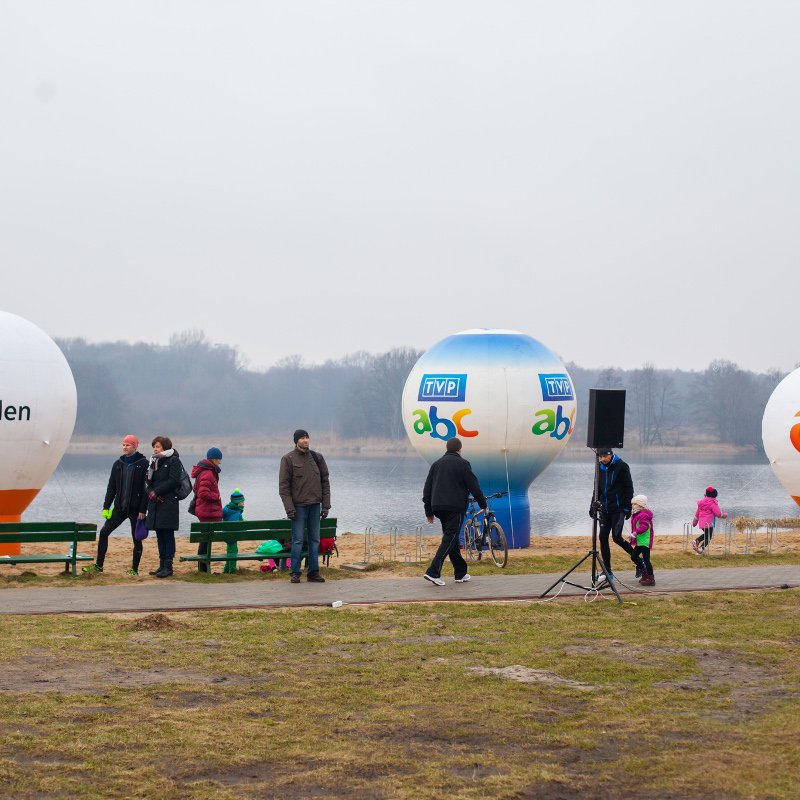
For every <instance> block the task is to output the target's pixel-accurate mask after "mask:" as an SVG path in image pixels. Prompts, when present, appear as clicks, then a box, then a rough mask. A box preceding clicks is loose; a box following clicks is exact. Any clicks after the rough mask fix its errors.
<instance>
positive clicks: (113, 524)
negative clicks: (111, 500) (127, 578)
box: [97, 506, 142, 572]
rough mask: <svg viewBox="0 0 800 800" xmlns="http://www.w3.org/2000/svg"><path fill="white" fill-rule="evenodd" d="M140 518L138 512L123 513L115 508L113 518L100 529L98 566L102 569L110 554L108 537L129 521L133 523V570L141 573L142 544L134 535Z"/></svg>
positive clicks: (112, 513)
mask: <svg viewBox="0 0 800 800" xmlns="http://www.w3.org/2000/svg"><path fill="white" fill-rule="evenodd" d="M138 518H139V512H138V511H121V510H120V509H118V508H117V507H116V506H114V508H113V510H112V511H111V516H110V517H109V518H108V519H107V520H106V524H105V525H103V527H102V528H100V535H99V537H98V540H97V566H98V567H102V566H103V563H104V562H105V560H106V553H107V552H108V537H109V536H110V535H111V534H112V533H113V532H114V531H115V530H116V529H117V528H119V526H120V525H122V523H123V522H125V520H126V519H127V520H128V521H129V522H130V523H131V539H133V563H132V568H133V569H135V570H136V571H137V572H138V571H139V562H140V561H141V560H142V543H141V542H140V541H139V540H138V539H137V538H136V537H135V536H134V535H133V533H134V531H135V530H136V520H137V519H138Z"/></svg>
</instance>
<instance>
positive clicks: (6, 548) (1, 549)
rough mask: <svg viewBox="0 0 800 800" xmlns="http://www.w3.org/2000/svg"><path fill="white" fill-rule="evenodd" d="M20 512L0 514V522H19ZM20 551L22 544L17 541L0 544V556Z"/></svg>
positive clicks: (15, 554) (12, 554)
mask: <svg viewBox="0 0 800 800" xmlns="http://www.w3.org/2000/svg"><path fill="white" fill-rule="evenodd" d="M21 518H22V515H21V514H0V522H19V521H20V519H21ZM21 552H22V545H21V544H20V543H19V542H9V543H8V544H0V556H18V555H20V553H21Z"/></svg>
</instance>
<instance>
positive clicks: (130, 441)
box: [83, 434, 147, 578]
mask: <svg viewBox="0 0 800 800" xmlns="http://www.w3.org/2000/svg"><path fill="white" fill-rule="evenodd" d="M138 447H139V440H138V439H137V438H136V437H135V436H134V435H133V434H128V435H127V436H126V437H125V438H124V439H123V440H122V455H121V456H120V457H119V458H118V459H117V460H116V461H115V462H114V464H113V466H112V467H111V476H110V477H109V479H108V488H107V489H106V497H105V500H104V501H103V511H102V512H101V513H102V515H103V517H105V520H106V522H105V525H103V527H102V528H101V529H100V535H99V537H98V540H97V561H96V562H95V563H94V564H90V565H89V566H87V567H84V568H83V571H84V572H102V571H103V564H104V563H105V560H106V552H107V551H108V537H109V536H110V535H111V533H112V532H113V531H115V530H116V529H117V528H119V526H120V525H122V523H123V522H125V520H128V521H129V522H130V524H131V539H133V560H132V563H131V568H130V570H129V571H128V574H129V575H130V576H131V577H134V578H135V577H136V576H137V575H138V574H139V562H140V561H141V559H142V542H141V541H140V540H139V539H137V538H136V536H135V535H134V533H135V531H136V520H137V519H144V514H145V511H146V510H147V495H146V494H145V492H144V481H145V477H146V475H147V458H146V457H145V456H143V455H142V454H141V453H140V452H138V450H137V448H138ZM112 504H113V508H112Z"/></svg>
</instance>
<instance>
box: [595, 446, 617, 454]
mask: <svg viewBox="0 0 800 800" xmlns="http://www.w3.org/2000/svg"><path fill="white" fill-rule="evenodd" d="M597 455H599V456H613V455H614V451H613V450H612V449H611V448H610V447H598V448H597Z"/></svg>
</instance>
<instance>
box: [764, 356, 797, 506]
mask: <svg viewBox="0 0 800 800" xmlns="http://www.w3.org/2000/svg"><path fill="white" fill-rule="evenodd" d="M761 440H762V441H763V443H764V452H765V453H766V454H767V458H768V459H769V463H770V466H771V467H772V469H773V471H774V472H775V475H776V476H777V478H778V480H779V481H780V482H781V484H782V485H783V488H784V489H786V491H787V492H789V494H790V495H791V496H792V500H794V501H795V503H797V505H800V369H796V370H795V371H794V372H791V373H789V374H788V375H787V376H786V377H785V378H784V379H783V380H782V381H781V382H780V383H779V384H778V385H777V386H776V387H775V391H774V392H773V393H772V395H771V396H770V398H769V400H768V401H767V406H766V408H765V409H764V417H763V419H762V420H761Z"/></svg>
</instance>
